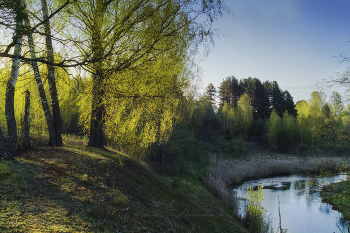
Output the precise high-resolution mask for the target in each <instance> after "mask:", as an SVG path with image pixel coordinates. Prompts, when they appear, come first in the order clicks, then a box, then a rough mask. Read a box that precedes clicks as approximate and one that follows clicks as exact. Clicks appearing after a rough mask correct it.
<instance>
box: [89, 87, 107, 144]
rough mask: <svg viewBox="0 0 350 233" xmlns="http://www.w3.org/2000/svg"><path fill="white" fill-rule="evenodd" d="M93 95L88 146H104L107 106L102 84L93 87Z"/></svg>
mask: <svg viewBox="0 0 350 233" xmlns="http://www.w3.org/2000/svg"><path fill="white" fill-rule="evenodd" d="M93 89H94V91H93V96H92V98H93V99H92V111H91V124H90V138H89V143H88V146H92V147H99V148H104V146H105V135H104V123H105V119H104V117H105V112H106V110H105V106H104V104H103V94H104V93H103V91H102V90H101V88H100V86H94V87H93Z"/></svg>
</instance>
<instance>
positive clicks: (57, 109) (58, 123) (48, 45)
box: [41, 0, 62, 146]
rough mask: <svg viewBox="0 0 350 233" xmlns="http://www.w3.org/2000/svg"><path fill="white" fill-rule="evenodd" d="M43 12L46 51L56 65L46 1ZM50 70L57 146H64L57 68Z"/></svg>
mask: <svg viewBox="0 0 350 233" xmlns="http://www.w3.org/2000/svg"><path fill="white" fill-rule="evenodd" d="M41 5H42V11H43V19H44V22H45V23H44V28H45V36H46V50H47V59H48V61H49V62H52V63H54V61H55V60H54V53H53V46H52V40H51V28H50V22H49V20H48V17H49V16H48V10H47V2H46V0H41ZM47 70H48V75H47V79H48V83H49V88H50V95H51V107H52V118H53V122H54V127H55V134H56V146H62V134H61V133H62V122H61V113H60V105H59V102H58V96H57V88H56V78H55V68H54V66H52V65H47Z"/></svg>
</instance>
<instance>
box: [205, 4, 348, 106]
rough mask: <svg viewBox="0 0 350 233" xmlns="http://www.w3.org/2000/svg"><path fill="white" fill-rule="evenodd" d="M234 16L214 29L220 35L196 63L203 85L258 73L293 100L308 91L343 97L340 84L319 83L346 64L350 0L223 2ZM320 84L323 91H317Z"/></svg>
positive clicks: (222, 20)
mask: <svg viewBox="0 0 350 233" xmlns="http://www.w3.org/2000/svg"><path fill="white" fill-rule="evenodd" d="M226 4H227V5H228V6H229V7H230V9H231V12H232V13H233V15H228V14H226V15H224V16H223V17H222V18H221V19H219V20H218V21H216V22H215V23H214V25H213V26H214V28H217V29H220V31H221V33H222V34H224V35H223V36H220V38H216V39H215V47H214V48H213V49H212V51H211V52H210V54H209V55H208V57H206V58H204V60H203V61H201V62H200V66H201V67H202V75H203V77H202V79H203V86H204V87H205V86H207V85H208V84H209V83H213V84H214V86H216V87H218V86H219V85H220V83H221V82H222V80H223V79H225V78H226V77H228V76H235V77H236V78H238V79H241V78H248V77H253V78H254V77H256V78H258V79H260V80H261V81H265V80H270V81H277V82H278V84H279V86H280V88H281V89H282V90H288V91H289V92H290V93H291V95H292V96H293V97H294V102H297V101H298V100H302V99H304V100H307V99H308V98H309V97H310V94H311V92H312V91H315V90H323V91H324V92H325V93H326V94H327V96H330V94H331V93H332V91H338V92H339V93H340V94H342V95H344V94H345V93H344V88H341V87H339V86H338V87H332V88H328V87H327V86H326V85H323V86H322V87H321V86H320V85H317V83H318V82H320V81H322V79H329V78H330V77H331V76H333V77H335V76H336V72H338V71H341V70H344V69H345V68H346V67H347V66H349V65H350V64H347V63H340V60H341V59H340V58H339V57H336V56H338V55H340V54H341V53H346V54H347V55H349V56H350V43H349V42H348V41H350V14H349V10H350V1H348V0H263V1H262V0H227V1H226ZM320 88H323V89H320Z"/></svg>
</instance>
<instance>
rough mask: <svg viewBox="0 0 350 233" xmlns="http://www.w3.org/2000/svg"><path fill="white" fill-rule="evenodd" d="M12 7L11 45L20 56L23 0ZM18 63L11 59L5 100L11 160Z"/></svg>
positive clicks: (15, 132) (14, 148)
mask: <svg viewBox="0 0 350 233" xmlns="http://www.w3.org/2000/svg"><path fill="white" fill-rule="evenodd" d="M14 7H16V8H15V9H16V10H15V15H14V19H15V22H16V26H15V31H14V37H13V44H14V50H13V54H14V55H20V53H21V49H22V36H23V22H22V21H23V16H24V15H25V14H26V12H25V11H24V9H25V8H24V2H23V0H21V1H20V0H17V1H15V4H14ZM19 62H20V60H19V59H18V58H13V59H12V69H11V75H10V78H9V80H8V82H7V86H6V100H5V115H6V121H7V134H8V152H9V156H7V158H13V157H15V156H16V155H17V124H16V118H15V107H14V104H15V103H14V96H15V87H16V83H17V79H18V72H19ZM0 140H1V139H0Z"/></svg>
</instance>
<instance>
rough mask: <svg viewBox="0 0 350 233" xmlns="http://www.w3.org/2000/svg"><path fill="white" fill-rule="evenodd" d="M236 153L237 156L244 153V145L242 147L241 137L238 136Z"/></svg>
mask: <svg viewBox="0 0 350 233" xmlns="http://www.w3.org/2000/svg"><path fill="white" fill-rule="evenodd" d="M236 151H237V153H238V154H244V153H245V152H246V151H245V145H244V140H243V137H242V136H239V140H238V143H237V145H236Z"/></svg>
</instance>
